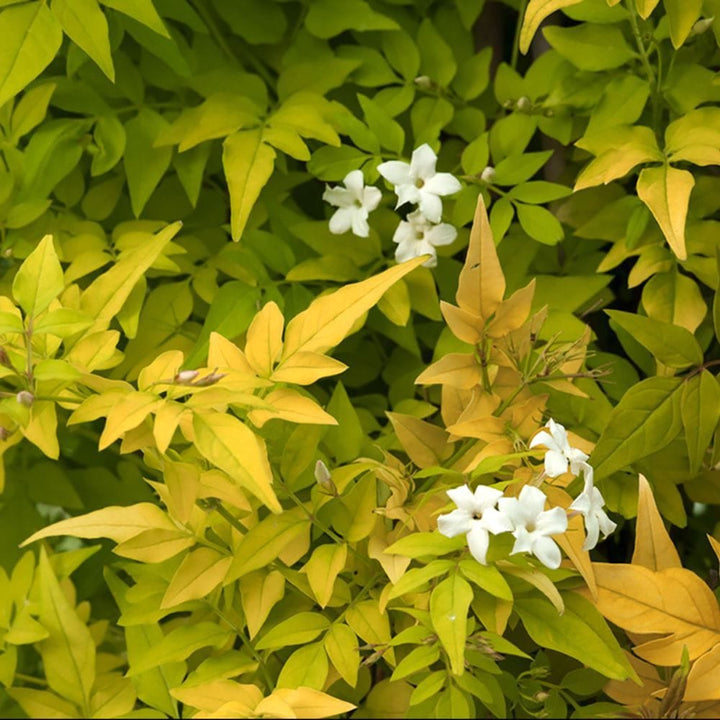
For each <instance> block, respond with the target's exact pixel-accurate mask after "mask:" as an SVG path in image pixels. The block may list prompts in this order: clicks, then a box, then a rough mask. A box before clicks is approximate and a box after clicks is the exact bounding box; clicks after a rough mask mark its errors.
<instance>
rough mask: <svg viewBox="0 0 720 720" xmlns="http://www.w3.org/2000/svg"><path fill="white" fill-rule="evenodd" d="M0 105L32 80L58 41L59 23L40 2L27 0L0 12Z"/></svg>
mask: <svg viewBox="0 0 720 720" xmlns="http://www.w3.org/2000/svg"><path fill="white" fill-rule="evenodd" d="M0 37H1V38H3V48H2V53H1V54H0V106H2V105H4V104H5V103H6V102H7V101H8V100H9V99H10V98H11V97H13V96H14V95H16V94H17V93H19V92H20V91H21V90H22V89H23V88H24V87H26V86H27V85H28V84H29V83H30V82H31V81H32V80H34V79H35V78H36V77H37V76H38V75H39V74H40V73H41V72H42V71H43V70H44V69H45V68H46V67H47V66H48V65H49V64H50V63H51V62H52V60H53V58H54V57H55V53H57V51H58V50H59V49H60V44H61V43H62V29H61V28H60V23H58V21H57V20H56V19H55V16H54V15H53V14H52V13H51V12H50V10H49V8H48V7H47V5H46V4H45V3H44V2H29V3H24V4H22V5H19V6H16V7H10V8H7V9H6V10H3V11H2V13H0Z"/></svg>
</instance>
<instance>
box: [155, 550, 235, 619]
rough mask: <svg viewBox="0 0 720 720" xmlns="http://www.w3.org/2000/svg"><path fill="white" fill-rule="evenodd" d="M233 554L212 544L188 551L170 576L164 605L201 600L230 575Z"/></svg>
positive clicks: (161, 604)
mask: <svg viewBox="0 0 720 720" xmlns="http://www.w3.org/2000/svg"><path fill="white" fill-rule="evenodd" d="M230 563H232V558H231V557H228V556H227V555H223V554H221V553H219V552H218V551H217V550H213V548H209V547H201V548H197V549H196V550H193V551H192V552H190V553H188V555H187V556H186V557H185V558H184V559H183V561H182V562H181V563H180V567H178V569H177V570H176V571H175V574H174V575H173V577H172V580H170V585H169V586H168V589H167V591H166V592H165V595H164V596H163V599H162V602H161V603H160V607H161V608H162V609H164V608H170V607H174V606H175V605H180V604H181V603H184V602H187V601H188V600H198V599H199V598H202V597H205V596H206V595H209V594H210V593H211V592H212V591H213V590H214V589H215V588H216V587H217V586H218V585H219V584H220V583H221V582H222V581H223V580H224V579H225V576H226V575H227V571H228V569H229V567H230Z"/></svg>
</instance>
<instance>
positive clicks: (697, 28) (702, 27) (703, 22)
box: [690, 17, 715, 37]
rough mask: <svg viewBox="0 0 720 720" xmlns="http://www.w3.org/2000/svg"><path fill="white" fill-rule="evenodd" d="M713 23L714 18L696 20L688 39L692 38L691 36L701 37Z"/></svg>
mask: <svg viewBox="0 0 720 720" xmlns="http://www.w3.org/2000/svg"><path fill="white" fill-rule="evenodd" d="M714 21H715V18H714V17H709V18H700V20H698V21H697V22H696V23H695V24H694V25H693V26H692V30H691V31H690V37H692V36H693V35H702V34H703V33H704V32H707V31H708V30H709V29H710V26H711V25H712V24H713V22H714Z"/></svg>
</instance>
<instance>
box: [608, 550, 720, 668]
mask: <svg viewBox="0 0 720 720" xmlns="http://www.w3.org/2000/svg"><path fill="white" fill-rule="evenodd" d="M594 566H595V578H596V580H597V586H598V597H597V601H596V607H597V608H598V610H599V611H600V612H601V613H602V614H603V615H604V616H605V617H606V618H607V619H608V620H610V622H612V623H614V624H615V625H618V626H619V627H621V628H623V629H624V630H626V631H628V632H631V633H637V634H640V635H652V634H660V635H665V636H667V637H664V638H661V639H660V640H654V641H651V642H648V643H644V644H643V645H639V646H638V647H636V648H635V653H636V654H637V655H639V656H640V657H642V658H643V659H645V660H647V661H648V662H651V663H653V664H655V665H663V666H668V667H670V666H675V665H679V664H680V657H681V655H682V651H683V647H687V649H688V653H689V656H690V660H694V659H695V658H697V657H699V656H700V655H702V654H703V653H705V652H707V651H708V650H710V649H711V648H712V647H713V646H714V645H716V644H718V643H720V610H718V601H717V599H716V598H715V596H714V595H713V593H712V590H710V588H709V587H708V586H707V585H706V584H705V583H704V582H703V581H702V580H701V579H700V578H699V577H698V576H697V575H695V573H692V572H690V571H689V570H685V569H683V568H667V569H665V570H659V571H656V572H654V571H652V570H649V569H648V568H645V567H642V566H641V565H621V564H611V563H595V564H594Z"/></svg>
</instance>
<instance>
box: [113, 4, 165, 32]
mask: <svg viewBox="0 0 720 720" xmlns="http://www.w3.org/2000/svg"><path fill="white" fill-rule="evenodd" d="M100 2H101V3H102V4H103V5H106V6H107V7H109V8H112V9H113V10H117V11H118V12H121V13H124V14H125V15H127V16H128V17H131V18H133V19H134V20H137V21H138V22H139V23H141V24H142V25H145V26H146V27H149V28H150V29H151V30H154V31H155V32H156V33H158V34H160V35H162V36H163V37H166V38H169V37H170V35H169V34H168V31H167V28H166V27H165V25H164V24H163V21H162V18H161V17H160V16H159V15H158V13H157V10H155V7H154V5H153V3H152V0H100Z"/></svg>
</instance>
